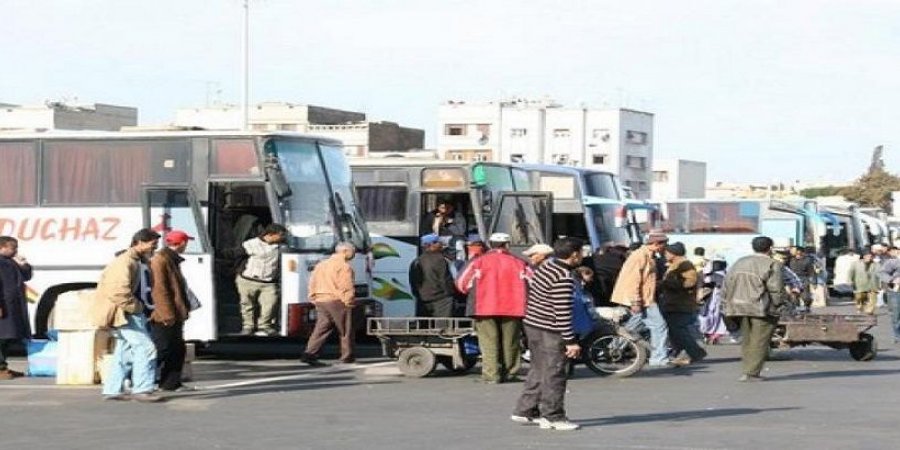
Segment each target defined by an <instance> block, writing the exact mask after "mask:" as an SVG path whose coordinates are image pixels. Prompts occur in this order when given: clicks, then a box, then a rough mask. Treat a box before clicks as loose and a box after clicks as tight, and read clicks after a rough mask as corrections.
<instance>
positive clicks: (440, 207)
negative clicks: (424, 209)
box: [422, 199, 468, 239]
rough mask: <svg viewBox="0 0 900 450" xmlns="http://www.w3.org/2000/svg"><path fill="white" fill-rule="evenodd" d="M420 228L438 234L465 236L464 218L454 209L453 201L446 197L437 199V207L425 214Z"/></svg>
mask: <svg viewBox="0 0 900 450" xmlns="http://www.w3.org/2000/svg"><path fill="white" fill-rule="evenodd" d="M422 225H423V226H422V228H423V229H425V230H427V231H428V232H430V233H434V234H436V235H438V236H456V237H459V238H461V239H465V238H466V232H467V231H468V229H467V227H466V219H465V218H464V217H463V215H462V214H460V213H459V212H458V211H456V207H454V206H453V202H451V201H450V200H448V199H441V200H438V204H437V208H436V209H435V210H434V211H430V212H429V213H428V214H425V217H424V219H423V222H422Z"/></svg>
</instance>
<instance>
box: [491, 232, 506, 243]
mask: <svg viewBox="0 0 900 450" xmlns="http://www.w3.org/2000/svg"><path fill="white" fill-rule="evenodd" d="M488 240H489V241H491V242H499V243H504V242H509V241H511V240H512V238H510V237H509V235H508V234H506V233H494V234H492V235H491V237H489V238H488Z"/></svg>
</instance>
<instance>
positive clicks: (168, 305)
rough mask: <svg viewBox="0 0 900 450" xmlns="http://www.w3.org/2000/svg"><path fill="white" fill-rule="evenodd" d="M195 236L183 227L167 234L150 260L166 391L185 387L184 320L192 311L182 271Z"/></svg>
mask: <svg viewBox="0 0 900 450" xmlns="http://www.w3.org/2000/svg"><path fill="white" fill-rule="evenodd" d="M192 240H194V238H193V237H191V236H188V234H187V233H185V232H184V231H181V230H172V231H169V232H168V233H166V236H165V243H166V246H165V248H163V249H162V250H159V251H157V252H156V253H155V254H154V255H153V258H151V259H150V274H151V277H150V278H151V280H152V287H151V290H150V295H151V297H152V298H153V312H152V313H151V314H150V325H151V334H152V336H153V343H154V344H155V345H156V353H157V365H158V366H159V388H160V389H162V390H164V391H179V390H183V389H185V387H184V386H182V384H181V370H182V368H183V367H184V355H185V351H186V347H185V344H184V322H185V321H186V320H187V318H188V314H189V312H190V303H189V300H188V290H187V283H186V282H185V280H184V275H182V273H181V266H180V264H181V262H182V261H184V258H182V257H181V254H182V253H184V251H185V250H186V249H187V246H188V244H189V243H190V241H192Z"/></svg>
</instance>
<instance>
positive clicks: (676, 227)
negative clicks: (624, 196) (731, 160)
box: [658, 199, 838, 264]
mask: <svg viewBox="0 0 900 450" xmlns="http://www.w3.org/2000/svg"><path fill="white" fill-rule="evenodd" d="M660 209H661V212H662V217H663V220H662V221H661V222H660V224H659V225H658V228H659V229H660V230H661V231H663V232H665V233H666V234H667V235H669V240H670V241H681V242H683V243H684V244H685V246H687V247H688V251H689V252H692V251H693V248H696V247H703V248H705V249H706V255H707V256H708V257H712V256H717V257H721V258H724V259H725V260H726V261H727V262H728V263H729V264H730V263H733V262H734V261H735V260H737V259H738V258H740V257H742V256H745V255H749V254H751V253H752V252H753V250H752V248H751V246H750V242H751V240H752V239H753V238H754V237H757V236H769V237H771V238H772V239H773V240H775V241H776V242H785V243H789V244H790V245H795V246H803V247H812V248H814V249H815V250H816V254H817V255H818V256H820V257H823V258H824V257H827V256H828V255H830V254H831V253H834V251H832V249H834V248H835V247H833V246H834V245H836V244H838V242H836V241H834V240H833V239H831V238H830V236H831V237H833V236H834V233H836V232H837V228H836V225H835V224H837V222H836V221H835V220H833V219H832V218H831V217H829V216H828V215H827V214H823V213H820V212H819V211H818V210H817V206H816V204H815V202H810V201H801V202H798V203H791V202H785V201H778V200H753V199H740V200H712V199H695V200H681V199H678V200H669V201H664V202H661V203H660Z"/></svg>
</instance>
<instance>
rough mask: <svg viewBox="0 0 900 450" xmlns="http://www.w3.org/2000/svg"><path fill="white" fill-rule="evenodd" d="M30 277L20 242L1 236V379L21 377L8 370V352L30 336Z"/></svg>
mask: <svg viewBox="0 0 900 450" xmlns="http://www.w3.org/2000/svg"><path fill="white" fill-rule="evenodd" d="M30 279H31V265H30V264H28V262H27V261H25V258H23V257H22V256H20V255H19V241H17V240H16V239H15V238H13V237H9V236H0V380H9V379H12V378H15V377H21V376H22V373H21V372H16V371H14V370H9V367H7V365H6V354H7V351H8V348H9V345H10V344H11V343H13V342H15V341H21V340H23V339H28V338H29V337H31V327H30V326H29V321H28V305H27V303H26V299H25V282H26V281H28V280H30Z"/></svg>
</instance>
